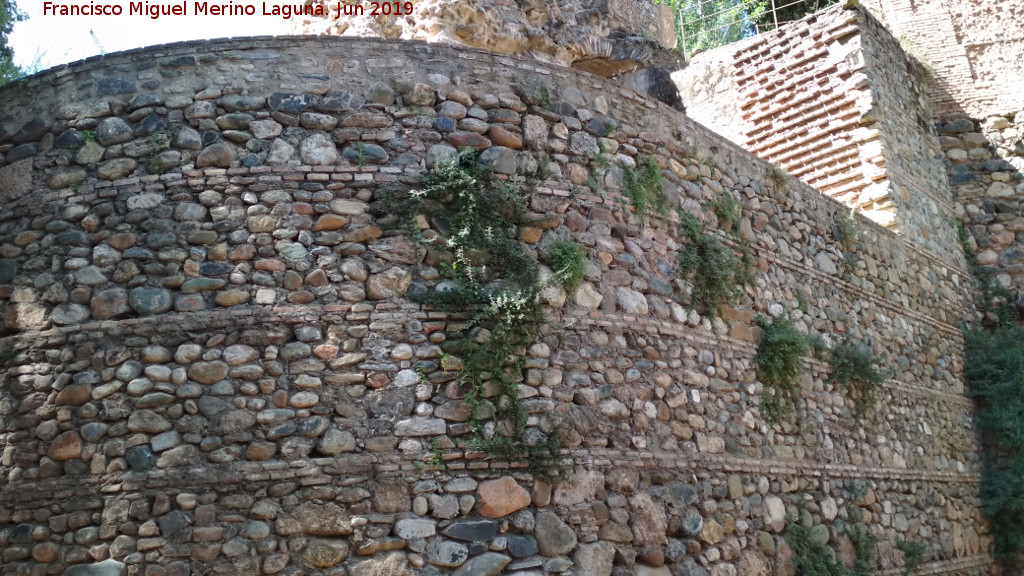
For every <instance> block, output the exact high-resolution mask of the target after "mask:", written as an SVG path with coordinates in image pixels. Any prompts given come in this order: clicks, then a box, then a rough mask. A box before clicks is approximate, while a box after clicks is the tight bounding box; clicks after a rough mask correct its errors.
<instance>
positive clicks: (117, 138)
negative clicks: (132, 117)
mask: <svg viewBox="0 0 1024 576" xmlns="http://www.w3.org/2000/svg"><path fill="white" fill-rule="evenodd" d="M134 137H135V132H134V131H132V127H131V126H130V125H129V124H128V123H127V122H125V121H124V120H123V119H122V118H119V117H116V116H115V117H112V118H104V119H103V120H102V121H101V122H100V123H99V125H98V126H96V141H97V142H98V143H99V144H100V146H110V145H112V144H120V143H122V142H127V141H129V140H131V139H132V138H134Z"/></svg>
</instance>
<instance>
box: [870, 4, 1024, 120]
mask: <svg viewBox="0 0 1024 576" xmlns="http://www.w3.org/2000/svg"><path fill="white" fill-rule="evenodd" d="M862 3H863V4H864V6H865V7H867V8H868V9H870V10H871V12H872V13H873V14H874V15H875V16H876V17H877V18H878V19H879V20H881V21H882V22H884V23H885V25H886V27H888V28H889V29H890V30H891V31H892V34H893V35H894V36H896V37H898V38H900V39H901V41H902V42H903V44H904V45H905V47H906V48H907V50H908V51H910V52H912V53H913V54H914V55H915V56H916V57H918V58H919V59H920V60H921V61H923V62H924V63H925V64H926V65H927V66H928V67H929V68H930V69H931V70H932V71H933V73H934V79H935V81H934V82H932V83H931V84H930V86H929V96H930V99H931V101H932V102H933V103H934V106H935V114H936V116H937V117H938V118H940V119H943V120H951V119H954V118H958V117H967V118H977V119H984V118H985V117H987V116H991V115H994V114H1005V113H1008V112H1011V111H1014V110H1018V109H1019V108H1020V91H1021V88H1022V85H1021V80H1020V76H1019V74H1017V73H1016V72H1015V71H1018V70H1020V69H1021V67H1022V66H1024V34H1022V32H1021V30H1020V27H1019V26H1015V25H1014V23H1018V22H1021V21H1022V19H1024V1H1021V0H999V1H998V2H942V1H940V0H864V1H863V2H862Z"/></svg>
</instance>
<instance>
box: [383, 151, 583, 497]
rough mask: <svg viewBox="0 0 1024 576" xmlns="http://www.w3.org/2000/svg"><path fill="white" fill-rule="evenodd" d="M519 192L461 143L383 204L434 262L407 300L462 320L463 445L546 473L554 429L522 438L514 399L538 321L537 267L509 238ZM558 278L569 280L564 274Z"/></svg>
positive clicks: (557, 466)
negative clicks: (430, 280)
mask: <svg viewBox="0 0 1024 576" xmlns="http://www.w3.org/2000/svg"><path fill="white" fill-rule="evenodd" d="M529 192H530V190H529V184H528V183H526V182H509V181H502V180H499V179H497V178H495V177H494V175H493V174H491V173H490V172H489V171H488V170H487V169H486V168H485V167H483V166H481V165H480V164H479V162H477V156H476V153H475V152H473V151H467V150H463V151H460V152H459V154H458V155H457V157H456V158H455V160H454V161H453V162H450V163H443V164H441V165H439V166H437V167H435V168H434V169H433V170H431V171H430V172H428V173H427V174H425V175H424V176H422V177H421V179H420V181H419V183H418V185H417V186H416V187H415V188H414V189H412V190H406V191H395V192H394V194H392V198H391V199H390V203H391V206H389V208H390V209H393V210H395V211H396V212H401V214H400V217H402V218H403V219H404V220H405V221H406V222H407V225H408V227H409V229H410V230H412V231H413V234H414V236H416V237H417V238H418V240H419V241H420V243H421V244H422V245H423V246H424V247H426V249H427V250H428V251H430V252H432V253H433V254H434V255H435V256H436V257H438V258H440V259H441V260H442V265H441V266H439V268H440V269H441V273H442V276H444V277H445V279H444V282H441V283H439V284H438V286H437V288H436V289H434V290H431V291H427V292H423V293H419V294H417V295H410V298H411V299H412V300H414V301H416V302H419V303H421V304H425V305H429V306H431V307H433V308H434V309H435V310H438V311H442V312H448V313H452V314H456V315H463V316H468V317H469V322H468V324H469V328H468V329H467V330H464V331H463V332H464V333H465V334H467V335H468V336H467V337H465V338H464V339H463V340H462V344H463V345H462V346H461V347H460V348H459V350H458V351H457V352H454V353H456V354H458V356H459V357H460V358H461V369H460V371H459V377H458V381H459V383H460V385H461V387H462V388H463V389H465V390H468V392H467V394H466V397H465V402H466V404H467V406H468V407H469V408H470V418H469V421H468V424H469V425H470V428H471V433H470V435H469V440H468V445H469V447H470V448H472V449H474V450H480V451H483V452H486V453H487V454H488V455H490V456H492V457H495V458H502V459H508V460H526V461H527V462H528V463H529V464H530V468H531V471H532V472H533V473H534V474H535V475H537V476H540V477H551V476H555V475H557V474H559V473H560V472H561V469H562V466H563V462H562V458H561V455H560V453H559V448H560V438H559V434H558V429H557V426H556V425H555V423H554V422H551V421H550V419H547V420H546V421H547V422H548V424H547V428H546V429H543V428H544V427H543V426H542V427H540V428H541V430H540V434H539V435H531V436H530V441H529V442H527V440H526V438H525V432H526V420H527V414H526V409H525V407H524V406H523V404H522V402H521V401H520V399H519V380H520V379H521V378H522V373H523V366H524V363H525V358H524V354H523V353H522V352H521V349H522V348H524V347H526V346H528V345H530V344H531V343H532V342H533V341H534V340H535V339H536V336H537V333H538V331H539V329H540V327H541V326H542V325H543V324H544V322H545V319H544V314H543V310H542V308H541V304H540V302H539V300H538V294H539V292H540V290H541V289H542V288H543V286H542V284H541V282H540V279H539V266H538V264H537V262H536V260H535V259H533V258H532V257H531V256H530V255H529V254H527V252H526V249H525V247H524V244H523V243H522V242H521V241H520V240H519V227H518V225H517V222H518V221H519V217H520V215H521V214H522V213H523V212H524V211H525V208H526V200H527V198H529ZM420 217H424V219H425V220H426V221H428V222H431V223H432V226H433V229H431V230H430V231H429V232H430V234H425V233H423V232H421V231H420V230H419V229H418V227H417V225H416V221H417V220H418V219H419V218H420ZM563 278H565V279H568V278H570V275H569V274H568V272H566V274H565V275H564V276H561V275H560V276H559V279H560V280H561V281H564V280H563ZM435 458H436V453H435Z"/></svg>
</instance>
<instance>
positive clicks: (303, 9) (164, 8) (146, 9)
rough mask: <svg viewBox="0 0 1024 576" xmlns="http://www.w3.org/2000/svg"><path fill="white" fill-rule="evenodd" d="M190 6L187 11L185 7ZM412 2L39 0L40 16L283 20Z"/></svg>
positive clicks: (383, 11) (399, 8) (378, 11)
mask: <svg viewBox="0 0 1024 576" xmlns="http://www.w3.org/2000/svg"><path fill="white" fill-rule="evenodd" d="M190 6H191V7H192V10H191V11H189V7H190ZM412 9H413V3H412V2H366V3H365V5H363V4H345V3H343V2H338V3H336V4H334V5H333V6H330V5H327V4H323V5H321V4H300V3H296V4H273V3H270V2H261V3H259V4H242V3H238V4H236V3H235V2H233V1H230V0H229V2H228V3H227V4H216V3H213V2H194V1H193V2H187V1H186V0H182V1H181V2H175V3H169V4H162V3H161V4H158V3H154V2H128V10H127V11H125V9H124V7H123V6H122V5H121V4H97V3H93V2H88V3H85V4H55V3H53V2H43V16H122V15H125V16H148V17H149V18H152V19H154V20H156V19H157V18H159V17H161V16H277V17H278V18H283V19H285V20H287V19H289V18H291V17H292V16H318V17H321V18H333V19H335V20H337V19H339V18H341V17H343V16H363V15H367V16H405V15H408V14H411V13H412Z"/></svg>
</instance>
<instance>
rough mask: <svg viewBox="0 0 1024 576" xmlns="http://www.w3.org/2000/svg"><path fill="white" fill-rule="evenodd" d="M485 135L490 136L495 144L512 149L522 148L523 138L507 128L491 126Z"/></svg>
mask: <svg viewBox="0 0 1024 576" xmlns="http://www.w3.org/2000/svg"><path fill="white" fill-rule="evenodd" d="M487 135H488V136H490V137H491V142H493V143H494V145H495V146H504V147H506V148H511V149H513V150H521V149H522V148H523V139H522V138H520V137H519V136H518V135H516V134H515V133H513V132H512V131H511V130H509V129H507V128H503V127H501V126H491V129H490V131H488V133H487Z"/></svg>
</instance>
